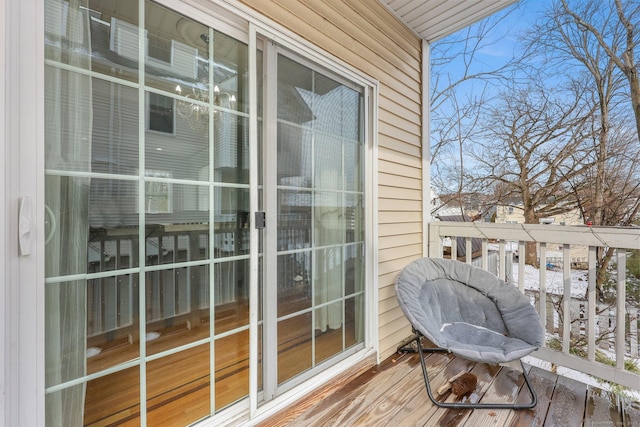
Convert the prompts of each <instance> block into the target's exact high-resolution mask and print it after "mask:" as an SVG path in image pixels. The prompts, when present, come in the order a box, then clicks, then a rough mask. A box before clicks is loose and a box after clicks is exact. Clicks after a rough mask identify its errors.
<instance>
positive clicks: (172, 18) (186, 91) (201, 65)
mask: <svg viewBox="0 0 640 427" xmlns="http://www.w3.org/2000/svg"><path fill="white" fill-rule="evenodd" d="M145 25H146V36H147V39H146V40H145V42H146V45H147V52H146V55H145V56H146V57H145V60H146V61H145V83H146V84H147V85H148V86H152V87H155V88H157V89H162V90H164V91H166V92H169V93H178V94H181V95H183V96H187V97H189V98H192V99H195V100H200V101H204V102H206V103H208V97H209V94H208V92H209V90H208V87H209V28H208V27H206V26H205V25H202V24H200V23H198V22H196V21H194V20H192V19H189V18H187V17H186V16H184V15H180V14H179V13H176V12H174V11H172V10H170V9H167V8H165V7H162V6H160V5H159V4H156V3H153V2H150V1H147V2H146V4H145Z"/></svg>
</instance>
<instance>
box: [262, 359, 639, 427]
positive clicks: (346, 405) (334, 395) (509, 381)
mask: <svg viewBox="0 0 640 427" xmlns="http://www.w3.org/2000/svg"><path fill="white" fill-rule="evenodd" d="M425 361H426V363H427V368H428V370H429V378H430V380H431V386H432V390H433V391H434V393H435V390H437V388H438V387H440V385H442V384H444V383H445V381H447V380H448V379H449V378H451V377H453V376H454V375H456V374H457V373H459V372H461V371H470V372H472V373H474V374H475V375H476V376H477V377H478V386H477V388H476V392H475V393H472V394H471V395H470V396H469V397H468V400H467V398H465V399H464V401H472V402H477V401H481V402H504V403H510V402H513V401H514V400H515V401H517V402H521V403H522V402H528V401H529V400H530V399H531V396H530V395H529V391H528V389H527V387H526V385H524V379H523V377H522V375H521V372H520V369H519V368H515V369H514V368H512V367H511V366H504V367H499V366H490V365H486V364H484V363H474V362H470V361H468V360H465V359H462V358H458V357H453V356H451V355H448V354H442V353H435V354H431V355H429V356H428V357H427V358H426V359H425ZM529 379H530V380H531V384H532V386H533V388H534V390H535V391H536V394H537V397H538V404H537V406H536V407H535V408H533V409H531V410H517V411H514V410H502V409H496V410H490V409H484V410H479V409H475V410H471V409H466V410H454V409H445V408H439V407H437V406H435V405H434V404H432V403H431V401H430V400H429V398H428V396H427V392H426V390H425V386H424V379H423V376H422V369H421V367H420V363H419V359H418V355H417V354H404V355H395V356H394V357H392V358H389V359H387V360H386V361H384V362H383V363H382V364H380V365H379V366H376V367H374V368H371V369H368V370H366V372H364V373H361V374H360V375H357V376H355V375H353V376H351V377H349V378H347V379H345V378H341V379H340V380H339V382H338V383H337V384H335V385H333V386H331V385H329V386H327V387H325V388H323V389H322V390H321V391H320V392H318V393H314V395H313V396H307V397H306V398H304V399H303V400H302V401H301V403H300V404H297V405H294V406H293V407H291V408H288V409H287V410H285V411H283V412H282V413H279V414H277V415H276V416H273V417H271V418H270V419H269V420H267V421H265V422H262V423H260V424H259V426H260V427H284V426H286V427H293V426H305V427H307V426H308V427H320V426H322V427H329V426H331V427H334V426H345V427H351V426H367V427H368V426H392V427H396V426H401V427H411V426H422V427H430V426H439V427H485V426H487V427H488V426H492V427H493V426H510V427H541V426H558V427H573V426H576V427H583V426H589V425H612V426H626V427H629V426H634V427H635V426H640V402H629V401H625V400H622V399H618V398H617V397H615V395H613V394H611V393H608V392H604V391H602V390H599V389H597V388H590V389H588V387H587V385H586V384H582V383H579V382H577V381H575V380H572V379H569V378H565V377H560V376H558V375H556V374H555V373H552V372H549V371H546V370H543V369H540V368H537V367H531V368H529ZM441 399H445V401H447V402H452V401H454V400H455V399H456V397H455V396H453V395H452V394H451V393H449V392H447V393H446V394H445V395H443V396H441Z"/></svg>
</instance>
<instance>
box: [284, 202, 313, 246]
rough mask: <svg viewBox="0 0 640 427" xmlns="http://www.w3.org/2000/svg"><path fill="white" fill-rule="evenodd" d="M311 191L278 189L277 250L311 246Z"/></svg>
mask: <svg viewBox="0 0 640 427" xmlns="http://www.w3.org/2000/svg"><path fill="white" fill-rule="evenodd" d="M311 225H312V224H311V193H310V192H309V191H296V190H291V191H289V190H279V191H278V250H279V251H290V250H294V249H302V248H309V247H311Z"/></svg>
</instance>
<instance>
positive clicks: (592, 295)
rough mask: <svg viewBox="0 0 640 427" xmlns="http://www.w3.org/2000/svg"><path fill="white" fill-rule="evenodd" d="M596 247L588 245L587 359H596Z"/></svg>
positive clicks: (592, 360)
mask: <svg viewBox="0 0 640 427" xmlns="http://www.w3.org/2000/svg"><path fill="white" fill-rule="evenodd" d="M596 255H597V248H596V247H595V246H589V277H588V283H589V284H588V288H587V295H588V299H589V307H588V310H589V312H588V314H587V316H588V319H589V320H588V323H587V325H588V332H587V335H588V336H587V357H588V359H589V361H591V362H594V361H595V360H596V321H597V320H596V304H597V300H596V272H597V270H596V267H597V258H596Z"/></svg>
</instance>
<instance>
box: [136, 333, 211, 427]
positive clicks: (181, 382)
mask: <svg viewBox="0 0 640 427" xmlns="http://www.w3.org/2000/svg"><path fill="white" fill-rule="evenodd" d="M209 349H210V346H209V344H203V345H199V346H197V347H194V348H190V349H187V350H183V351H180V352H178V353H175V354H171V355H169V356H165V357H162V358H160V359H157V360H154V361H150V362H147V411H148V413H147V417H148V418H147V425H149V426H160V425H163V426H164V425H172V426H173V425H180V426H183V425H188V424H192V423H194V422H195V421H198V420H200V419H201V418H203V417H206V416H207V415H209V414H210V412H211V411H210V405H209V402H210V397H211V394H210V393H211V392H210V387H211V384H210V375H209V368H210V351H209Z"/></svg>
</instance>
